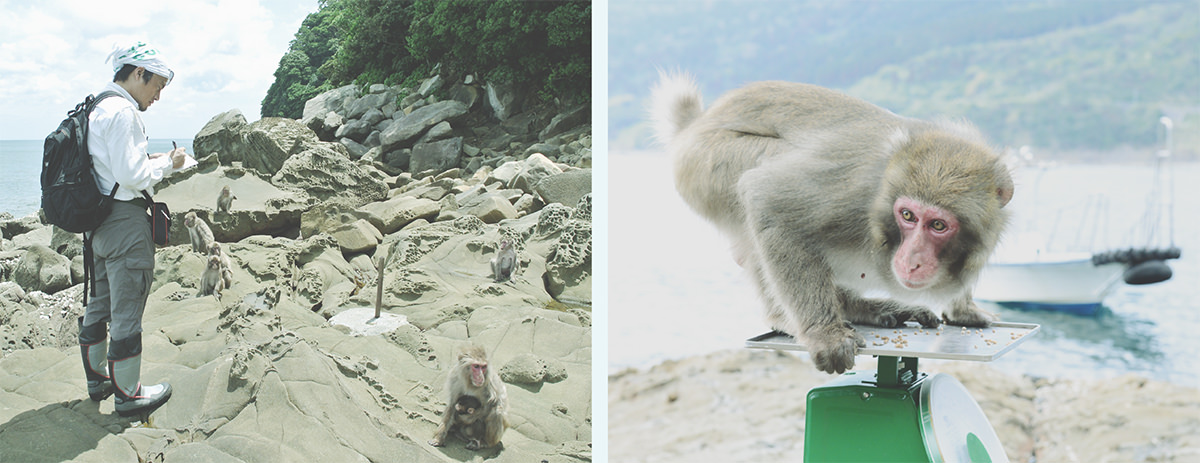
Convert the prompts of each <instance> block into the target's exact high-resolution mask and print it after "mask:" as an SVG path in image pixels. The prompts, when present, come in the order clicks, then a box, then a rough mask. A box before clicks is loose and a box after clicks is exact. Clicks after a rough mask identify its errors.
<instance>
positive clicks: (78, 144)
mask: <svg viewBox="0 0 1200 463" xmlns="http://www.w3.org/2000/svg"><path fill="white" fill-rule="evenodd" d="M118 95H119V94H118V93H117V92H114V91H111V90H110V91H106V92H102V93H100V95H99V96H95V97H93V96H92V95H88V97H87V98H86V99H84V100H83V102H82V103H79V104H78V105H75V109H74V110H71V111H70V112H68V113H67V118H66V119H63V121H62V123H61V124H59V125H58V130H55V131H54V132H53V133H51V134H50V136H48V137H46V144H45V147H44V149H43V151H42V212H43V213H44V214H45V215H46V221H47V222H49V223H51V224H53V225H55V226H57V227H58V228H61V229H63V230H66V231H68V232H71V233H83V232H89V231H92V230H95V229H96V227H99V226H100V223H101V222H104V219H106V218H108V214H109V213H111V212H112V202H113V196H114V195H116V194H117V186H116V185H113V190H112V192H110V193H109V194H108V196H105V195H103V194H101V193H100V189H99V187H97V186H96V176H95V175H94V174H93V173H92V172H93V168H92V155H91V154H90V153H88V144H87V140H88V115H89V114H91V113H92V109H94V108H95V107H96V104H97V103H99V102H100V100H103V99H105V98H108V97H110V96H118Z"/></svg>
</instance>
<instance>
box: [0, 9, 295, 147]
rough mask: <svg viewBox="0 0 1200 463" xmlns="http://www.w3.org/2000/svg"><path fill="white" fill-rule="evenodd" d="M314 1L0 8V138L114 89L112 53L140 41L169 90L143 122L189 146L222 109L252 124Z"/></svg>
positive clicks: (54, 119)
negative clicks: (156, 59) (156, 56)
mask: <svg viewBox="0 0 1200 463" xmlns="http://www.w3.org/2000/svg"><path fill="white" fill-rule="evenodd" d="M316 9H317V0H307V1H304V2H294V1H274V0H262V1H259V0H182V1H179V0H177V1H170V2H165V1H162V0H128V1H120V2H113V1H109V2H98V1H96V0H50V1H45V2H25V1H18V0H0V24H4V25H5V27H4V28H0V107H2V108H3V111H0V139H38V138H42V137H44V136H45V135H46V134H47V133H49V132H50V131H51V130H53V129H54V127H56V126H57V125H58V122H59V121H60V120H62V118H63V117H64V116H65V114H66V111H67V110H68V109H70V108H71V107H73V106H74V104H75V103H77V102H78V101H80V100H82V99H83V97H84V96H85V95H87V94H88V93H94V92H96V91H98V90H99V89H100V88H101V87H102V86H103V85H104V84H105V83H106V82H108V81H110V80H112V73H113V70H112V67H111V65H110V64H107V63H105V58H107V57H108V54H109V52H110V51H111V50H112V48H113V46H114V45H116V44H118V43H127V42H130V41H133V40H145V41H146V42H148V43H150V44H152V45H153V46H155V47H156V48H158V49H159V51H161V52H162V53H163V55H164V59H165V61H167V63H168V64H169V65H170V66H171V67H172V69H173V70H174V71H175V76H176V77H175V81H174V82H172V84H171V85H170V86H168V87H167V89H165V90H164V91H163V94H162V99H161V100H160V101H159V102H158V103H155V104H154V106H152V107H151V109H150V110H149V111H147V113H146V114H145V115H144V117H143V119H144V120H145V122H146V126H147V131H148V132H150V136H151V137H154V136H156V135H157V136H161V137H174V138H190V137H192V136H194V135H195V133H196V132H198V131H199V130H200V128H201V127H203V125H204V123H205V122H207V121H208V120H209V119H210V118H211V117H212V116H214V115H217V114H219V113H221V112H224V111H226V110H229V109H238V110H241V111H242V113H243V114H245V115H246V118H247V119H249V120H255V119H258V114H259V107H260V103H261V101H262V99H263V97H264V96H266V92H267V88H268V87H269V86H270V85H271V82H273V81H274V76H273V73H274V72H275V68H276V66H278V64H279V58H280V57H282V56H283V53H284V52H285V51H287V45H288V42H289V41H290V40H291V39H292V37H293V35H294V34H295V33H296V28H298V27H299V26H300V22H301V21H302V20H303V19H304V17H305V16H306V15H307V14H308V13H311V12H313V11H316Z"/></svg>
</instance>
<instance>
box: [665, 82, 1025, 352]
mask: <svg viewBox="0 0 1200 463" xmlns="http://www.w3.org/2000/svg"><path fill="white" fill-rule="evenodd" d="M652 100H653V103H652V104H653V106H652V117H653V121H654V124H655V132H656V136H657V137H658V139H659V141H660V142H662V143H663V144H664V145H665V147H666V148H667V150H668V151H669V152H670V153H671V155H672V156H673V157H674V169H675V187H676V189H677V190H678V191H679V194H680V195H681V196H682V197H683V199H684V200H685V202H687V203H688V205H689V206H691V207H692V209H694V210H695V211H697V212H698V213H699V214H700V215H702V216H704V217H705V218H707V219H708V220H710V221H712V222H713V223H714V224H715V225H716V226H717V228H719V229H720V230H721V231H722V233H723V234H725V235H727V236H728V237H729V238H730V239H731V241H732V242H733V246H732V248H733V253H734V258H735V260H736V261H737V262H738V264H739V265H741V266H742V267H743V268H745V269H746V270H747V271H749V272H750V274H751V276H752V280H753V281H754V282H755V284H756V285H757V287H758V291H759V294H760V296H761V298H762V300H763V303H764V305H765V306H766V312H767V320H768V322H769V323H770V325H771V327H772V328H774V329H776V330H779V331H782V332H785V333H787V334H789V335H791V336H793V337H796V338H797V339H798V340H803V341H806V345H807V347H808V350H809V352H810V353H811V354H812V358H813V362H814V363H815V364H816V366H817V368H818V369H820V370H821V371H825V372H829V373H842V372H844V371H846V370H848V369H850V368H852V367H853V366H854V357H855V355H856V354H857V352H858V349H859V347H865V346H866V342H865V340H864V339H863V338H862V336H860V335H859V334H858V333H856V332H855V331H854V329H853V327H851V326H850V323H862V324H868V325H876V326H885V327H896V326H900V325H902V324H903V323H904V322H905V321H907V320H914V321H916V322H918V323H920V324H921V325H923V326H925V327H936V326H938V325H939V324H940V322H941V321H942V320H944V321H945V322H947V323H950V324H954V325H963V326H976V327H983V326H988V325H989V324H990V322H991V321H992V320H993V319H994V318H995V317H994V315H992V314H990V313H988V312H985V311H983V310H980V309H979V308H978V307H976V305H975V303H974V301H973V300H972V298H971V287H972V286H974V284H975V280H976V278H977V277H978V275H979V271H980V270H981V269H982V268H983V265H984V263H985V262H986V260H987V259H988V256H989V255H990V254H991V252H992V249H993V248H994V247H995V246H996V243H997V241H998V240H999V237H1000V234H1001V231H1002V230H1003V228H1004V227H1005V225H1006V224H1007V221H1008V213H1007V211H1006V210H1004V209H1003V208H1004V206H1005V205H1006V204H1007V203H1008V201H1009V200H1010V199H1012V195H1013V182H1012V178H1011V176H1010V174H1009V171H1008V168H1007V167H1006V166H1005V165H1004V163H1003V162H1002V161H1001V159H1000V157H999V156H998V155H997V154H996V153H995V151H994V150H993V149H991V148H990V147H989V146H988V145H987V144H986V142H985V141H984V138H983V136H982V135H981V134H980V133H979V131H978V130H977V129H975V128H974V126H972V125H970V124H969V123H966V122H952V121H944V120H937V121H923V120H917V119H910V118H905V117H901V116H897V115H895V114H893V113H891V112H889V111H887V110H885V109H882V108H879V107H877V106H874V105H872V104H870V103H867V102H864V101H861V100H858V99H856V98H852V97H849V96H846V95H843V94H841V93H838V92H835V91H833V90H829V89H825V88H821V87H817V86H813V85H806V84H799V83H788V82H760V83H754V84H750V85H747V86H746V87H743V88H741V89H737V90H733V91H731V92H729V93H727V94H725V95H724V96H722V97H721V98H719V99H717V101H716V102H714V103H713V104H712V106H711V107H709V108H707V109H704V108H703V104H702V101H701V96H700V92H699V89H698V88H697V86H696V84H695V83H694V82H693V81H692V80H691V79H690V78H689V77H685V76H679V75H665V74H664V75H663V76H662V78H661V79H660V82H659V84H658V85H657V86H656V88H655V89H654V91H653V95H652ZM932 309H937V310H939V311H941V313H942V320H939V319H938V316H937V314H936V313H934V311H933V310H932Z"/></svg>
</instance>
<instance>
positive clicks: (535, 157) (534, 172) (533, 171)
mask: <svg viewBox="0 0 1200 463" xmlns="http://www.w3.org/2000/svg"><path fill="white" fill-rule="evenodd" d="M497 170H499V169H497ZM561 173H562V169H560V168H558V166H556V165H554V163H553V162H551V161H550V159H547V158H546V156H544V155H542V154H541V153H534V154H532V155H530V156H529V157H528V158H526V159H525V161H523V162H522V163H521V167H520V169H519V170H518V171H517V174H516V176H514V177H513V179H512V182H511V183H509V184H508V185H507V186H508V187H510V188H519V189H521V190H522V191H525V192H527V193H532V192H533V186H534V185H536V184H537V182H540V181H541V180H542V179H544V178H546V177H549V176H552V175H558V174H561ZM493 175H495V174H493Z"/></svg>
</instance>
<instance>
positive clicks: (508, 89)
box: [487, 82, 521, 121]
mask: <svg viewBox="0 0 1200 463" xmlns="http://www.w3.org/2000/svg"><path fill="white" fill-rule="evenodd" d="M487 101H488V104H489V105H491V107H492V115H493V116H495V117H496V119H497V120H501V121H505V120H508V118H509V117H511V116H512V115H514V114H516V113H518V112H520V111H521V96H520V91H519V90H518V88H517V86H516V85H513V84H497V83H494V82H488V84H487Z"/></svg>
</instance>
